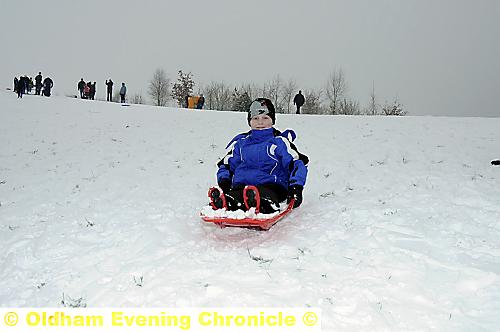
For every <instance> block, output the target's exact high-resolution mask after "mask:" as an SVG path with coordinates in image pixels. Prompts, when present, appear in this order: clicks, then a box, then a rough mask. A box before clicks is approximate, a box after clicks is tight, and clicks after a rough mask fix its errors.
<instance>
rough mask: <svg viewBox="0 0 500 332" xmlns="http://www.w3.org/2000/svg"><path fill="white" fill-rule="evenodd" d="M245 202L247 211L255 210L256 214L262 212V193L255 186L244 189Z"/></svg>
mask: <svg viewBox="0 0 500 332" xmlns="http://www.w3.org/2000/svg"><path fill="white" fill-rule="evenodd" d="M243 201H244V202H245V207H246V209H247V210H250V208H255V213H259V211H260V193H259V189H257V187H255V186H245V189H243Z"/></svg>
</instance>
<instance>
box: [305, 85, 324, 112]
mask: <svg viewBox="0 0 500 332" xmlns="http://www.w3.org/2000/svg"><path fill="white" fill-rule="evenodd" d="M322 94H323V91H321V90H317V91H315V90H305V91H304V97H305V99H306V102H305V104H304V106H302V113H303V114H322V113H323V111H322V106H321V96H322Z"/></svg>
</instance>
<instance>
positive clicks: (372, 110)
mask: <svg viewBox="0 0 500 332" xmlns="http://www.w3.org/2000/svg"><path fill="white" fill-rule="evenodd" d="M377 113H378V110H377V100H376V99H375V82H373V85H372V92H371V94H370V104H368V108H367V109H366V114H368V115H377Z"/></svg>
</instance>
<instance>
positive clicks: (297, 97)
mask: <svg viewBox="0 0 500 332" xmlns="http://www.w3.org/2000/svg"><path fill="white" fill-rule="evenodd" d="M305 102H306V99H305V98H304V95H303V94H302V91H301V90H299V93H297V94H296V95H295V98H293V103H294V104H295V106H297V112H295V113H296V114H300V108H301V107H302V105H304V103H305Z"/></svg>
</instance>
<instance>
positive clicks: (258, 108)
mask: <svg viewBox="0 0 500 332" xmlns="http://www.w3.org/2000/svg"><path fill="white" fill-rule="evenodd" d="M260 114H266V115H268V116H269V117H270V118H271V119H272V120H273V124H274V123H275V122H276V112H275V110H274V105H273V103H272V102H271V101H270V100H269V99H267V98H257V99H255V100H254V101H253V102H252V104H251V105H250V108H249V109H248V117H247V120H248V125H250V120H251V119H252V118H253V117H254V116H257V115H260Z"/></svg>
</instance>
